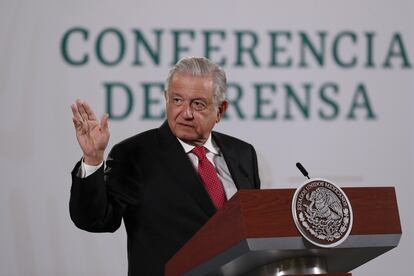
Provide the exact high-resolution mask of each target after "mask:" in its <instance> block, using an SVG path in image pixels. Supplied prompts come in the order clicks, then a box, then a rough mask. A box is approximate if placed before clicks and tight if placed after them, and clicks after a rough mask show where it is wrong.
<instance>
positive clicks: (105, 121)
mask: <svg viewBox="0 0 414 276" xmlns="http://www.w3.org/2000/svg"><path fill="white" fill-rule="evenodd" d="M108 128H109V127H108V114H104V115H102V118H101V129H102V130H103V131H108Z"/></svg>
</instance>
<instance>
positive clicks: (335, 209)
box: [292, 178, 353, 247]
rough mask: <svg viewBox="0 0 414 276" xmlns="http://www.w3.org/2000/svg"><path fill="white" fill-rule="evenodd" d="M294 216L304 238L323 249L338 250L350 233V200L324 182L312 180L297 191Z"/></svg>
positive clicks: (330, 184)
mask: <svg viewBox="0 0 414 276" xmlns="http://www.w3.org/2000/svg"><path fill="white" fill-rule="evenodd" d="M292 215H293V220H294V221H295V224H296V227H297V228H298V230H299V232H300V233H301V234H302V236H303V237H305V238H306V239H307V240H308V241H309V242H311V243H313V244H315V245H317V246H320V247H335V246H338V245H339V244H341V243H342V242H343V241H344V240H345V239H346V238H347V237H348V235H349V233H350V232H351V228H352V221H353V215H352V208H351V204H350V203H349V199H348V197H347V196H346V194H345V193H344V192H343V191H342V189H341V188H339V187H338V186H336V185H335V184H332V183H331V182H329V181H327V180H325V179H321V178H316V179H311V180H309V181H306V182H305V183H304V184H303V185H302V186H301V187H299V188H298V189H297V190H296V192H295V194H294V196H293V199H292Z"/></svg>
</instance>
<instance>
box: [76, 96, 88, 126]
mask: <svg viewBox="0 0 414 276" xmlns="http://www.w3.org/2000/svg"><path fill="white" fill-rule="evenodd" d="M76 106H77V107H78V111H79V114H80V116H81V118H82V120H83V121H87V120H88V114H87V113H86V110H85V107H84V106H83V103H82V101H81V100H79V99H77V100H76Z"/></svg>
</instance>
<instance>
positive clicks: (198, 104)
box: [193, 101, 206, 110]
mask: <svg viewBox="0 0 414 276" xmlns="http://www.w3.org/2000/svg"><path fill="white" fill-rule="evenodd" d="M193 108H194V109H195V110H203V109H205V108H206V104H205V103H204V102H202V101H194V102H193Z"/></svg>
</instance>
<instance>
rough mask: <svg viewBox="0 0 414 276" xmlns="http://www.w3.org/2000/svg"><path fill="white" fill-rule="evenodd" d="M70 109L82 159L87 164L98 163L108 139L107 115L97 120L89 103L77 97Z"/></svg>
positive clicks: (101, 159)
mask: <svg viewBox="0 0 414 276" xmlns="http://www.w3.org/2000/svg"><path fill="white" fill-rule="evenodd" d="M71 109H72V113H73V118H72V120H73V125H74V126H75V129H76V138H77V139H78V143H79V146H80V147H81V149H82V151H83V161H84V162H85V163H86V164H88V165H98V164H100V163H101V162H102V161H103V159H104V152H105V149H106V147H107V145H108V141H109V128H108V115H106V114H105V115H103V116H102V118H101V121H100V122H99V121H98V120H97V119H96V116H95V114H94V112H93V111H92V109H91V108H90V106H89V104H88V103H87V102H85V101H81V100H79V99H77V100H76V101H75V103H73V104H72V105H71Z"/></svg>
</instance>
